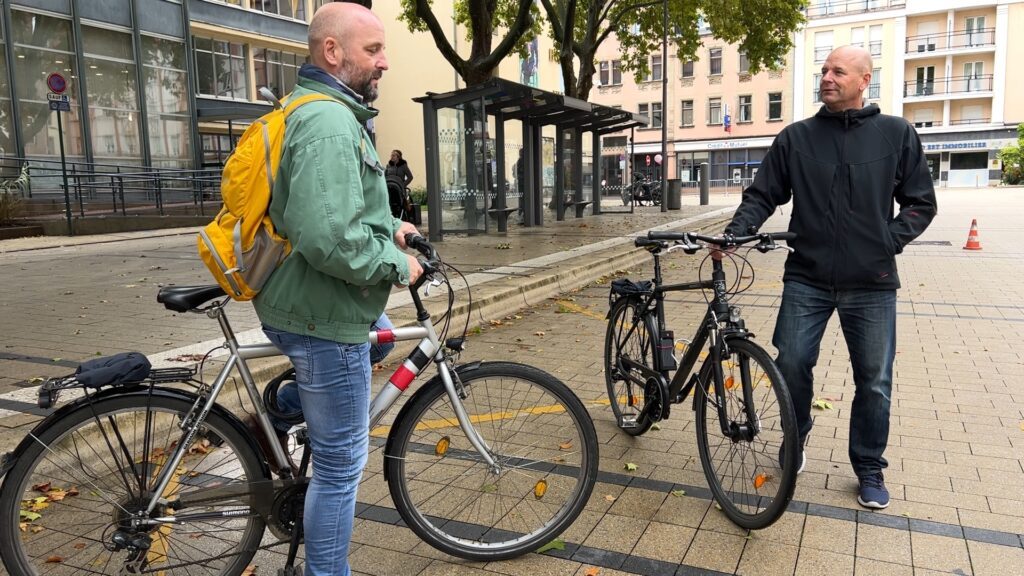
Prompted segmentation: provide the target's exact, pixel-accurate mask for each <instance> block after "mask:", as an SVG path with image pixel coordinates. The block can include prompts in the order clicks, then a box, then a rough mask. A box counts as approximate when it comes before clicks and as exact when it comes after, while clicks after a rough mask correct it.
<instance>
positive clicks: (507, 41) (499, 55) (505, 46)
mask: <svg viewBox="0 0 1024 576" xmlns="http://www.w3.org/2000/svg"><path fill="white" fill-rule="evenodd" d="M417 2H426V0H417ZM532 6H533V3H532V2H520V4H519V11H518V12H516V19H515V21H514V22H513V23H512V26H510V27H509V30H508V34H506V35H505V38H504V39H503V40H502V41H501V44H498V47H497V48H495V49H494V51H493V52H491V53H490V54H488V55H487V56H485V57H483V58H482V59H481V60H480V62H479V64H480V66H482V67H483V68H485V69H489V70H490V69H494V68H497V67H498V64H500V63H501V61H502V60H504V59H505V57H506V56H508V55H509V54H510V53H511V52H512V50H513V49H515V47H516V44H517V43H518V42H519V39H520V38H522V37H523V34H524V33H525V31H526V29H527V28H529V27H530V7H532Z"/></svg>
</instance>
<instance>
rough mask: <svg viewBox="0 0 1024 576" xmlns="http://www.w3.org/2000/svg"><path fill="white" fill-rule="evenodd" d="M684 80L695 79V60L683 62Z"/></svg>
mask: <svg viewBox="0 0 1024 576" xmlns="http://www.w3.org/2000/svg"><path fill="white" fill-rule="evenodd" d="M683 78H693V60H687V61H686V62H683Z"/></svg>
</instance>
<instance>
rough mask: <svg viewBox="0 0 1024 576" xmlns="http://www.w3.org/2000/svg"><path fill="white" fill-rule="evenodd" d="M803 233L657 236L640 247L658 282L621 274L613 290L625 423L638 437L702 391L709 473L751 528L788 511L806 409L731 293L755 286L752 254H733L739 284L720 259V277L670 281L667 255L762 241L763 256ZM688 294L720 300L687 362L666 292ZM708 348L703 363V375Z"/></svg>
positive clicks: (615, 367) (612, 394)
mask: <svg viewBox="0 0 1024 576" xmlns="http://www.w3.org/2000/svg"><path fill="white" fill-rule="evenodd" d="M793 238H795V235H794V234H792V233H776V234H767V233H765V234H755V235H751V236H741V237H736V236H729V235H726V236H702V235H700V234H695V233H689V232H687V233H676V232H651V233H649V234H648V235H647V236H646V237H639V238H637V239H636V242H635V243H636V245H637V246H638V247H642V248H646V249H647V250H648V251H649V252H650V253H651V254H652V255H653V256H654V279H653V281H643V282H634V281H632V280H629V279H619V280H615V281H614V282H613V283H612V289H611V296H610V304H611V306H610V310H609V312H608V332H607V335H606V337H605V350H604V369H605V380H606V383H607V386H608V397H609V400H610V404H611V409H612V412H613V413H614V415H615V419H616V422H617V424H618V426H619V428H621V429H622V430H623V431H625V432H626V433H627V434H630V435H632V436H639V435H641V434H643V433H645V432H647V431H648V430H650V429H651V426H652V425H653V424H654V423H655V422H658V421H659V420H663V419H665V418H668V416H669V412H670V408H671V406H672V405H673V404H680V403H682V402H683V401H685V400H686V399H687V397H688V396H689V395H690V393H691V391H692V392H693V410H694V411H695V418H696V429H697V444H698V449H699V453H700V460H701V465H702V467H703V469H704V475H705V476H706V478H707V481H708V485H709V486H710V488H711V492H712V494H713V495H714V497H715V500H717V501H718V503H719V505H720V506H721V509H722V511H723V512H724V513H725V515H726V516H728V517H729V519H730V520H732V521H733V522H735V523H736V524H737V525H738V526H741V527H743V528H747V529H761V528H765V527H767V526H769V525H771V524H772V523H773V522H775V521H776V520H778V519H779V517H780V516H781V515H782V513H783V512H784V511H785V509H786V506H787V505H788V503H789V501H790V499H792V497H793V490H794V488H795V487H796V473H797V466H798V462H797V460H798V449H799V448H798V442H797V427H796V415H795V413H794V411H793V403H792V400H791V399H790V395H789V390H788V389H787V388H786V386H785V383H784V382H783V379H782V374H781V373H780V372H779V369H778V367H777V366H776V365H775V363H774V362H773V361H772V359H771V357H770V356H769V355H768V353H767V352H766V351H765V350H764V349H763V348H761V347H760V346H759V345H757V344H756V343H755V342H754V341H753V340H752V338H753V334H751V333H750V332H749V331H747V329H746V327H745V326H744V322H743V319H742V318H741V317H740V310H739V308H737V307H736V306H733V305H731V304H730V303H729V298H730V296H732V295H735V294H737V293H739V292H742V291H743V290H745V289H746V288H747V287H749V284H747V285H746V286H742V287H741V286H740V284H741V278H742V277H743V271H744V269H745V268H746V266H748V265H749V264H750V263H749V261H748V260H747V259H746V257H745V256H740V255H738V254H735V253H727V254H728V255H727V256H726V258H728V259H730V260H733V261H737V277H736V281H735V282H733V283H732V284H731V285H730V284H729V283H727V282H726V273H725V270H724V267H723V264H722V260H719V259H714V258H711V259H710V261H711V263H712V272H711V279H710V280H699V281H697V282H687V283H682V284H664V283H663V281H662V274H661V256H662V255H664V254H667V253H669V252H673V251H675V250H683V251H684V252H686V253H687V254H695V253H696V252H697V251H698V250H701V249H703V248H706V247H708V248H714V249H717V248H719V247H723V248H724V247H736V246H741V245H744V244H749V243H753V242H756V245H755V246H753V247H752V248H751V250H753V249H757V250H758V251H760V252H762V253H764V252H769V251H771V250H776V249H779V248H783V249H787V250H789V249H790V248H788V247H786V246H781V245H779V244H776V242H775V241H776V240H791V239H793ZM699 242H704V243H707V245H703V244H700V243H699ZM711 245H713V246H711ZM739 262H741V263H742V267H743V268H742V269H741V268H740V264H739ZM751 270H752V268H751ZM752 282H753V277H752V274H751V280H750V283H752ZM680 290H704V291H707V292H705V294H710V295H711V297H710V299H708V303H707V304H708V307H707V313H706V314H705V315H704V318H703V320H701V322H700V324H699V325H698V327H697V333H696V334H695V335H694V337H693V339H692V340H691V341H689V342H688V345H687V346H686V347H685V351H684V352H683V354H682V358H681V360H679V361H678V362H677V358H676V356H675V350H676V345H677V341H676V339H675V336H674V334H673V332H672V331H671V330H669V329H668V328H667V327H666V325H665V294H666V293H667V292H675V291H680ZM680 342H683V343H685V342H687V341H685V340H682V341H680ZM705 350H706V353H707V356H706V358H705V359H704V363H703V365H702V366H701V368H700V370H699V371H697V372H696V373H693V368H694V366H695V364H696V363H697V360H698V359H700V357H701V355H702V352H703V351H705ZM677 365H678V369H677ZM673 371H675V374H674V375H673Z"/></svg>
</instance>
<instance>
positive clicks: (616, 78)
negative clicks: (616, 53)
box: [612, 60, 622, 86]
mask: <svg viewBox="0 0 1024 576" xmlns="http://www.w3.org/2000/svg"><path fill="white" fill-rule="evenodd" d="M619 84H622V63H621V62H620V61H619V60H612V86H618V85H619Z"/></svg>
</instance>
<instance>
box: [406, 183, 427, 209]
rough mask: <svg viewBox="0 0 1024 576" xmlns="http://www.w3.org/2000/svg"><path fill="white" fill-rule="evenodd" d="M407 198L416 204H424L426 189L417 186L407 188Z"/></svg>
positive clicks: (425, 201) (425, 203)
mask: <svg viewBox="0 0 1024 576" xmlns="http://www.w3.org/2000/svg"><path fill="white" fill-rule="evenodd" d="M409 200H410V201H411V202H412V203H413V204H416V205H419V206H426V205H427V189H426V188H424V187H422V186H418V187H416V188H410V189H409Z"/></svg>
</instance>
